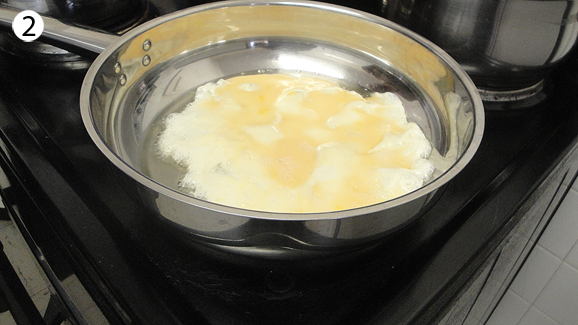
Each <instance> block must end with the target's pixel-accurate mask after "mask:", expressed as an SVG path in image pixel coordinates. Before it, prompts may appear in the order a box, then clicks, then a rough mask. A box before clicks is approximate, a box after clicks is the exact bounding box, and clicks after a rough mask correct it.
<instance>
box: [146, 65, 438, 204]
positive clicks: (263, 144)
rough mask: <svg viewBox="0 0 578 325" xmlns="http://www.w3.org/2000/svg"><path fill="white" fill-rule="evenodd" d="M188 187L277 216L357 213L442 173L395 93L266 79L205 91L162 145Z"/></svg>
mask: <svg viewBox="0 0 578 325" xmlns="http://www.w3.org/2000/svg"><path fill="white" fill-rule="evenodd" d="M157 145H158V150H159V152H160V153H161V155H162V157H163V158H165V159H174V160H175V161H176V162H177V163H178V164H180V165H182V166H184V167H185V168H186V170H187V173H186V175H185V176H184V177H183V179H182V180H181V186H182V188H184V189H186V191H187V192H188V194H190V195H193V196H195V197H198V198H201V199H204V200H207V201H211V202H215V203H220V204H224V205H228V206H234V207H240V208H245V209H251V210H261V211H272V212H294V213H307V212H323V211H335V210H344V209H352V208H357V207H361V206H367V205H371V204H376V203H380V202H383V201H386V200H390V199H393V198H395V197H398V196H401V195H404V194H406V193H409V192H411V191H413V190H416V189H418V188H420V187H421V186H423V185H424V183H425V182H427V181H428V180H429V179H430V177H431V176H432V174H433V172H434V170H435V168H434V165H433V163H432V162H431V161H429V160H428V157H429V156H430V153H431V151H432V146H431V143H430V142H429V141H428V139H427V138H426V137H425V135H424V134H423V132H422V131H421V129H420V128H419V127H418V126H417V125H416V124H415V123H411V122H408V120H407V117H406V113H405V110H404V107H403V105H402V103H401V101H400V99H399V98H398V97H397V96H396V95H395V94H393V93H383V94H382V93H374V94H372V95H371V96H370V97H369V98H363V97H362V96H361V95H359V94H358V93H355V92H352V91H347V90H345V89H343V88H341V87H339V86H338V85H337V84H335V83H333V82H330V81H327V80H323V79H318V78H312V77H304V76H292V75H284V74H259V75H246V76H239V77H234V78H231V79H228V80H219V81H218V82H216V83H209V84H206V85H204V86H202V87H199V88H198V90H197V93H196V97H195V100H194V101H193V102H192V103H190V104H188V105H187V107H186V108H185V109H184V110H183V111H182V112H179V113H174V114H171V115H169V116H167V118H166V119H165V128H164V130H163V131H162V133H161V135H160V137H159V141H158V143H157Z"/></svg>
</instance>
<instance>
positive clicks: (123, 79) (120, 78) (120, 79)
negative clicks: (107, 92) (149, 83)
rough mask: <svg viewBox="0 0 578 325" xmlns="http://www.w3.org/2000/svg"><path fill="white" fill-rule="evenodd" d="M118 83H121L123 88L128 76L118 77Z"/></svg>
mask: <svg viewBox="0 0 578 325" xmlns="http://www.w3.org/2000/svg"><path fill="white" fill-rule="evenodd" d="M118 82H119V83H120V85H121V86H124V85H126V75H124V74H123V75H121V76H120V77H118Z"/></svg>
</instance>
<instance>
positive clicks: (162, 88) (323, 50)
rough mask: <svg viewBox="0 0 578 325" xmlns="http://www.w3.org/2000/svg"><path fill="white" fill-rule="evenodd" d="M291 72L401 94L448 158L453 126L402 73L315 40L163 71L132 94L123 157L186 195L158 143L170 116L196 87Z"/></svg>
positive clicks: (192, 58)
mask: <svg viewBox="0 0 578 325" xmlns="http://www.w3.org/2000/svg"><path fill="white" fill-rule="evenodd" d="M275 73H284V74H292V75H299V76H315V77H318V78H323V79H328V80H331V81H334V82H336V83H337V84H339V85H340V86H341V87H342V88H344V89H347V90H352V91H355V92H357V93H359V94H361V95H363V96H369V95H370V94H371V93H373V92H382V93H383V92H393V93H396V94H397V95H398V96H399V97H400V99H401V100H402V102H403V104H404V107H405V108H406V112H407V115H408V119H409V120H410V121H412V122H415V123H417V124H418V125H419V126H420V127H421V129H422V130H423V132H424V133H425V134H426V136H427V137H428V139H429V140H430V141H431V142H432V144H433V146H434V147H435V148H436V150H438V151H439V152H442V153H443V152H446V151H447V149H448V143H447V141H446V140H445V139H446V134H447V132H448V130H447V129H446V127H447V125H445V124H444V121H443V120H441V119H440V116H442V115H441V114H440V113H439V112H437V111H436V108H435V106H434V105H433V103H432V101H431V99H430V98H427V97H426V96H425V95H424V91H423V89H421V88H420V87H419V86H418V85H417V84H416V83H414V82H412V80H410V79H409V78H407V77H405V76H404V74H403V73H401V72H400V71H399V70H397V69H396V68H395V67H393V66H391V65H388V64H384V62H382V61H379V60H377V59H376V58H374V57H372V56H369V55H364V54H363V53H359V52H355V51H352V50H351V49H349V48H346V47H338V46H336V45H333V44H320V43H319V42H317V43H313V42H312V40H308V39H295V38H283V37H269V38H261V39H244V40H235V41H231V42H226V43H222V44H219V45H217V46H208V47H206V48H203V49H199V50H197V51H192V52H189V53H186V54H184V55H181V56H179V57H177V58H175V59H173V60H170V61H168V62H166V63H165V64H162V65H158V66H156V67H155V68H154V69H151V70H149V71H148V72H147V73H146V74H144V75H143V77H142V78H141V80H140V81H139V82H136V83H134V84H133V86H132V87H131V88H130V90H129V91H127V93H126V94H125V99H124V101H123V106H124V107H127V108H128V107H133V108H134V109H130V110H129V109H127V110H124V112H123V114H120V115H119V121H118V123H117V125H120V126H121V128H120V130H119V131H120V132H121V135H122V136H120V137H119V138H118V145H117V152H119V153H121V158H122V159H123V160H125V161H126V162H128V163H130V165H131V166H132V168H134V169H135V170H137V171H138V172H140V173H142V174H144V175H146V176H147V177H149V178H150V179H152V180H154V181H155V182H157V183H159V184H161V185H163V186H165V187H168V188H170V189H173V190H179V180H180V179H181V178H182V176H183V175H184V172H185V171H184V170H183V168H182V167H180V166H178V165H176V164H175V163H172V162H171V161H168V160H166V159H162V158H161V157H160V155H159V153H158V152H157V149H156V148H157V146H156V140H157V137H158V135H159V134H160V133H161V131H162V129H163V120H164V118H165V117H166V116H167V115H168V114H170V113H174V112H178V111H181V110H183V109H184V108H185V106H186V105H187V104H188V103H190V102H192V101H193V99H194V96H195V93H196V88H197V87H199V86H201V85H204V84H206V83H207V82H212V81H217V80H219V79H227V78H230V77H234V76H239V75H246V74H275Z"/></svg>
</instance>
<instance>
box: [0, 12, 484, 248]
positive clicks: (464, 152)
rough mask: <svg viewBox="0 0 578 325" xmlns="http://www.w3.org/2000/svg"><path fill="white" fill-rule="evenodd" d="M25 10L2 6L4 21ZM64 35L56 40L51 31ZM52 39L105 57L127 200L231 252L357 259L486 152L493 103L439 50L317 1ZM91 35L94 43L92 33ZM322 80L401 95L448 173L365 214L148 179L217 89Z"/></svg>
mask: <svg viewBox="0 0 578 325" xmlns="http://www.w3.org/2000/svg"><path fill="white" fill-rule="evenodd" d="M14 14H15V13H14V12H10V11H7V10H2V13H1V14H0V18H1V20H3V21H4V24H5V25H6V24H9V22H10V21H11V19H12V17H13V16H14ZM53 27H54V28H55V30H52V29H53ZM45 29H46V31H45V33H44V36H45V37H44V38H45V39H52V40H53V41H52V42H55V43H58V44H60V45H62V46H66V47H68V48H71V49H73V50H74V49H78V48H83V49H85V50H89V51H94V52H100V51H102V53H101V54H100V55H99V56H98V57H97V58H96V60H95V61H94V63H93V64H92V66H91V67H90V69H89V71H88V73H87V74H86V78H85V80H84V83H83V85H82V91H81V102H80V106H81V113H82V118H83V120H84V123H85V126H86V129H87V131H88V133H89V134H90V136H91V137H92V139H93V140H94V142H95V144H96V145H97V146H98V148H99V149H100V150H101V151H102V152H103V153H104V154H105V155H106V157H107V158H108V159H109V160H110V161H111V162H112V163H113V164H114V165H115V166H116V168H117V169H118V171H122V173H119V174H120V175H123V176H121V178H122V179H123V183H124V186H125V188H126V190H127V191H128V192H130V193H132V194H133V195H134V197H135V199H136V200H139V202H141V203H142V204H143V205H144V206H145V207H146V208H147V209H148V210H149V211H151V212H152V213H153V214H154V215H156V216H158V217H159V218H160V219H161V220H163V221H164V222H166V223H167V224H168V225H169V226H170V227H171V228H172V229H173V230H174V231H175V232H176V233H178V234H179V235H182V236H184V237H185V238H188V239H190V240H193V241H196V242H199V243H203V244H205V245H209V246H212V247H216V248H218V249H223V250H226V251H229V252H234V253H239V254H245V255H251V256H259V257H266V258H278V259H289V258H300V257H307V256H320V255H330V254H336V253H342V252H348V251H354V250H358V249H361V248H364V247H367V246H369V245H372V244H375V243H377V242H379V240H380V239H382V238H383V237H385V236H387V235H388V234H390V233H392V232H394V231H396V230H398V229H400V228H402V227H405V226H407V225H408V224H409V223H411V222H412V221H413V220H415V218H417V217H419V216H420V214H421V213H422V212H423V209H424V207H425V206H426V205H427V203H428V202H429V201H430V199H431V198H432V196H433V195H434V193H435V192H436V191H437V190H438V189H439V188H440V187H441V186H442V185H444V184H446V183H447V182H448V181H450V180H451V179H452V178H453V177H454V176H455V175H456V174H457V173H459V172H460V171H461V170H462V169H463V168H464V167H465V166H466V164H467V163H468V162H469V160H470V159H471V158H472V156H473V155H474V153H475V152H476V150H477V148H478V146H479V144H480V141H481V138H482V132H483V126H484V116H483V107H482V102H481V100H480V97H479V95H478V93H477V90H476V88H475V86H474V85H473V83H472V81H471V80H470V78H469V77H468V76H467V74H466V73H464V72H463V71H462V70H461V69H460V67H459V65H458V64H457V63H456V62H455V61H454V60H453V59H451V57H450V56H448V55H447V54H446V53H445V52H443V51H442V50H441V49H439V48H438V47H437V46H435V45H434V44H433V43H431V42H429V41H427V40H426V39H424V38H422V37H420V36H419V35H417V34H415V33H413V32H411V31H409V30H407V29H405V28H402V27H400V26H398V25H396V24H394V23H391V22H390V21H387V20H385V19H382V18H379V17H376V16H373V15H370V14H367V13H363V12H360V11H355V10H352V9H348V8H344V7H339V6H334V5H328V4H322V3H316V2H304V1H226V2H218V3H213V4H208V5H203V6H198V7H193V8H190V9H187V10H184V11H179V12H175V13H173V14H169V15H166V16H162V17H160V18H157V19H155V20H153V21H150V22H148V23H145V24H144V25H141V26H139V27H137V28H135V29H134V30H132V31H130V32H128V33H127V34H125V35H123V36H122V37H116V36H111V35H105V34H99V33H96V32H88V34H87V31H85V30H80V29H78V28H73V27H70V26H66V25H64V24H62V23H59V22H57V21H53V20H50V19H46V21H45ZM86 35H89V37H86ZM280 71H282V72H287V73H294V74H315V75H319V76H322V77H326V78H330V79H333V80H336V81H338V82H340V83H341V84H342V85H343V86H344V87H349V88H351V89H353V90H357V91H359V92H361V93H369V92H374V91H381V92H383V91H394V92H396V93H397V94H398V95H399V96H400V97H401V98H402V100H403V102H404V104H405V106H406V109H407V114H408V118H409V119H410V120H411V121H413V122H416V123H417V124H418V125H419V126H420V127H421V128H422V130H423V131H424V133H425V134H426V135H427V136H428V138H429V139H430V141H431V142H432V144H433V145H434V147H435V148H436V151H437V152H439V153H440V157H439V159H438V162H439V164H438V165H439V166H438V167H439V171H438V174H437V175H436V177H435V179H433V180H432V181H431V182H430V183H428V184H427V185H425V186H424V187H423V188H421V189H419V190H417V191H414V192H412V193H409V194H407V195H405V196H403V197H400V198H397V199H394V200H390V201H387V202H383V203H379V204H375V205H372V206H366V207H362V208H357V209H351V210H345V211H335V212H327V213H303V214H290V213H270V212H263V211H252V210H244V209H239V208H233V207H228V206H222V205H218V204H214V203H211V202H206V201H203V200H200V199H197V198H193V197H190V196H187V195H185V194H182V193H180V192H178V191H177V190H175V189H174V188H175V186H174V184H172V183H175V182H176V179H174V180H171V181H167V179H170V177H172V176H170V175H167V177H166V178H165V179H163V180H160V179H152V178H150V177H148V176H147V174H148V169H150V161H148V160H147V159H146V158H145V159H143V155H144V154H145V153H146V152H147V150H150V146H151V143H153V142H154V140H151V138H152V139H154V135H155V132H158V129H159V121H160V120H162V117H163V116H165V115H166V114H167V113H168V112H171V111H174V110H178V109H179V108H183V107H184V104H185V103H186V102H187V101H188V100H190V98H191V94H192V93H194V90H195V89H196V88H197V87H198V86H200V85H203V84H205V83H207V82H209V81H215V80H218V79H219V78H226V77H230V76H235V75H240V74H244V73H276V72H280Z"/></svg>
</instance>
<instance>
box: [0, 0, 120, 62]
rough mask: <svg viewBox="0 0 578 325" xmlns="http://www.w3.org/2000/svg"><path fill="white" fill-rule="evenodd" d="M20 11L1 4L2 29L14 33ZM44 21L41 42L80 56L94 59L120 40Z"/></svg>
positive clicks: (96, 32)
mask: <svg viewBox="0 0 578 325" xmlns="http://www.w3.org/2000/svg"><path fill="white" fill-rule="evenodd" d="M20 11H21V10H16V9H13V8H10V7H7V6H5V5H1V4H0V29H1V30H5V31H10V32H12V22H13V21H14V18H15V17H16V15H17V14H18V13H19V12H20ZM42 20H43V21H44V31H43V32H42V35H41V36H40V40H41V41H43V42H45V43H47V44H50V45H54V46H56V47H59V48H62V49H64V50H67V51H70V52H73V53H76V54H79V55H84V56H89V57H93V58H94V57H96V56H98V54H100V53H101V52H103V51H104V49H105V48H106V47H108V46H109V45H111V44H113V43H115V42H116V41H117V40H118V39H119V38H120V36H118V35H114V34H110V33H107V32H103V31H97V30H95V29H90V28H88V27H78V26H73V25H69V24H67V23H64V22H61V21H59V20H57V19H54V18H50V17H47V16H42Z"/></svg>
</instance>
